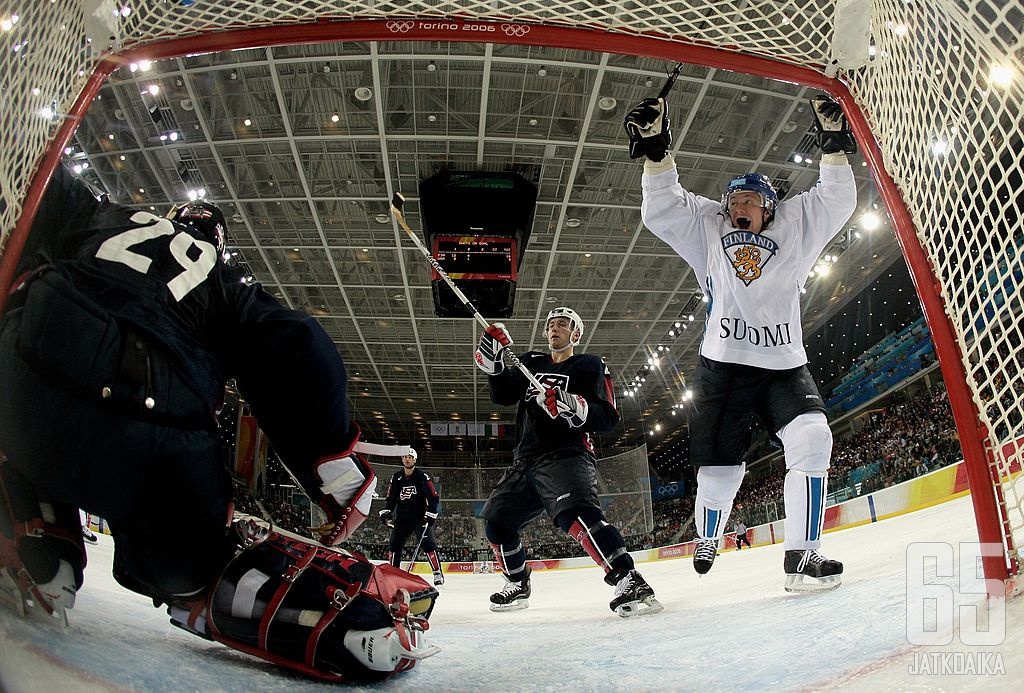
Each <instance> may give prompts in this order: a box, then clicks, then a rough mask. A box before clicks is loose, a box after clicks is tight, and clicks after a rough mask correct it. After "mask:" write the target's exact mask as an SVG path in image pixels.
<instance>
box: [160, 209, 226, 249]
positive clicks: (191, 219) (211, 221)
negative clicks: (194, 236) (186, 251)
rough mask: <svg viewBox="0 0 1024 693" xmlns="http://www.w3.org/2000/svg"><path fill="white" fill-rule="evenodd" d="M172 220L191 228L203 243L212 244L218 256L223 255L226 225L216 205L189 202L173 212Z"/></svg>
mask: <svg viewBox="0 0 1024 693" xmlns="http://www.w3.org/2000/svg"><path fill="white" fill-rule="evenodd" d="M172 218H173V219H174V221H176V222H177V223H179V224H184V225H185V226H191V227H192V228H193V229H195V230H196V231H198V232H199V234H200V236H201V237H202V239H203V240H204V241H208V242H210V243H213V245H214V247H216V248H217V254H218V255H221V254H223V253H224V244H225V235H226V234H227V231H228V225H227V222H226V221H225V220H224V214H223V213H222V212H221V211H220V209H219V208H218V207H217V205H215V204H212V203H210V202H205V201H203V200H197V201H195V202H189V203H188V204H186V205H183V206H181V207H179V208H178V209H176V210H174V216H173V217H172Z"/></svg>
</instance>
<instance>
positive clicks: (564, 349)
mask: <svg viewBox="0 0 1024 693" xmlns="http://www.w3.org/2000/svg"><path fill="white" fill-rule="evenodd" d="M574 346H576V345H575V344H573V343H572V342H569V343H568V344H566V345H565V346H564V347H562V348H561V349H555V348H554V347H548V349H550V350H551V353H552V354H561V353H562V352H563V351H568V350H569V349H572V348H573V347H574Z"/></svg>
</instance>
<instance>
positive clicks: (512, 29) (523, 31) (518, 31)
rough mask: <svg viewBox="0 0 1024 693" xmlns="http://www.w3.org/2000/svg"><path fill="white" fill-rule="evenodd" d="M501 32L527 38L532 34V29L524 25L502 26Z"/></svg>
mask: <svg viewBox="0 0 1024 693" xmlns="http://www.w3.org/2000/svg"><path fill="white" fill-rule="evenodd" d="M501 30H502V31H504V32H505V33H506V34H507V35H509V36H526V35H527V34H528V33H530V27H528V26H525V25H523V24H502V25H501Z"/></svg>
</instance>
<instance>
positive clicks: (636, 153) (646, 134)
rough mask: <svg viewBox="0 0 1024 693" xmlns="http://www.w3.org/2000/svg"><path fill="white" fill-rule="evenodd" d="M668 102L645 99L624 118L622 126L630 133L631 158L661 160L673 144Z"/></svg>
mask: <svg viewBox="0 0 1024 693" xmlns="http://www.w3.org/2000/svg"><path fill="white" fill-rule="evenodd" d="M667 107H668V104H666V103H665V99H644V100H643V101H641V102H640V103H638V104H637V105H636V106H634V107H633V110H631V111H630V112H629V113H627V114H626V117H625V118H623V119H622V127H624V128H626V134H627V135H629V158H630V159H639V158H640V157H642V156H646V157H647V158H648V159H650V160H651V161H661V160H662V159H664V158H665V154H666V153H667V152H668V149H669V147H671V146H672V132H671V131H670V130H669V122H668V113H667V112H666V109H667Z"/></svg>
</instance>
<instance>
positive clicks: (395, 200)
mask: <svg viewBox="0 0 1024 693" xmlns="http://www.w3.org/2000/svg"><path fill="white" fill-rule="evenodd" d="M404 204H405V197H404V196H403V195H402V193H398V192H396V193H395V194H394V197H392V198H391V213H392V214H393V215H394V217H395V219H396V220H397V221H398V225H399V226H401V227H402V229H403V230H404V231H405V232H406V233H407V234H409V238H411V239H412V242H413V243H415V244H416V247H417V248H419V250H420V252H421V253H423V256H424V257H425V258H427V260H428V261H429V262H430V266H431V267H433V268H434V271H435V272H437V273H438V275H440V277H441V279H443V280H444V281H445V283H446V284H447V285H448V286H450V287H451V289H452V291H454V292H455V295H456V296H458V298H459V300H460V301H462V305H464V306H466V308H469V310H470V311H471V312H472V313H473V317H474V318H476V321H477V322H478V323H480V324H481V325H482V326H483V327H484V328H485V329H486V328H487V327H489V326H490V324H491V323H489V322H487V320H485V319H484V317H483V316H482V315H480V311H478V310H477V309H476V306H474V305H473V304H472V303H470V301H469V299H468V298H466V294H464V293H462V290H461V289H459V287H457V286H455V282H454V281H452V278H451V277H449V276H448V273H447V272H445V271H444V269H443V268H442V267H441V264H440V263H439V262H438V261H437V260H436V259H435V258H434V256H433V255H431V254H430V251H429V250H427V247H426V246H425V245H423V243H422V242H421V241H420V239H419V236H417V235H416V232H414V231H413V230H412V229H411V228H409V223H408V222H407V221H406V220H405V214H404V213H403V212H402V206H403V205H404ZM505 351H506V353H507V354H508V360H509V361H511V362H512V365H513V366H515V367H516V368H518V369H519V371H520V372H521V373H522V374H523V375H525V376H526V379H527V380H529V381H530V384H531V385H533V386H534V387H535V388H537V390H538V391H540V392H544V390H546V389H547V388H546V387H544V386H543V385H541V383H540V381H539V380H537V376H535V375H534V374H533V373H532V372H531V371H530V369H528V368H527V367H526V366H524V365H523V362H522V361H520V360H519V357H518V356H516V355H515V354H514V353H512V350H511V349H506V350H505Z"/></svg>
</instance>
